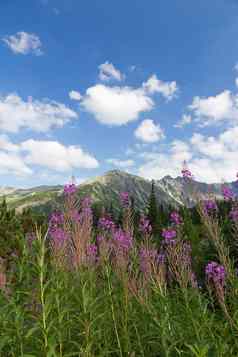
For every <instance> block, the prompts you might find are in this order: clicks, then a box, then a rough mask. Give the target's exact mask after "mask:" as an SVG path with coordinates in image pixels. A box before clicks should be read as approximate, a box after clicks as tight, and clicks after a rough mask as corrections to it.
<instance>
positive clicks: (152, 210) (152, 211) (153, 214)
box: [148, 180, 159, 236]
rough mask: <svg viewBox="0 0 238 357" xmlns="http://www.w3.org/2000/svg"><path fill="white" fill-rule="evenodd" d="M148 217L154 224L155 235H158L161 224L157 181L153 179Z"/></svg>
mask: <svg viewBox="0 0 238 357" xmlns="http://www.w3.org/2000/svg"><path fill="white" fill-rule="evenodd" d="M148 218H149V220H150V223H151V226H152V232H153V235H154V236H155V235H157V234H158V233H159V224H158V218H159V217H158V207H157V202H156V196H155V182H154V180H152V184H151V193H150V197H149V203H148Z"/></svg>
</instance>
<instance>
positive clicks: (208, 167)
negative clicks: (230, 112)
mask: <svg viewBox="0 0 238 357" xmlns="http://www.w3.org/2000/svg"><path fill="white" fill-rule="evenodd" d="M141 156H142V158H143V160H144V163H143V164H142V165H141V166H140V168H139V172H138V173H139V174H140V175H142V176H144V177H146V178H150V179H151V178H157V179H160V178H162V177H163V176H165V175H171V176H173V177H176V176H178V175H180V172H181V167H182V165H183V161H184V160H185V161H187V162H188V165H189V168H190V169H191V171H192V173H193V175H194V177H195V179H196V180H198V181H203V182H207V183H214V182H222V181H223V180H225V181H233V180H235V179H236V172H237V166H236V162H237V157H238V126H236V127H233V128H230V129H227V130H225V131H224V132H223V133H221V134H220V135H218V136H206V135H202V134H200V133H195V134H193V135H192V137H191V138H190V139H189V140H187V141H178V140H175V141H173V142H172V143H171V144H170V146H169V148H168V149H167V150H161V151H158V152H154V153H151V152H150V153H147V152H145V153H143V154H142V155H141Z"/></svg>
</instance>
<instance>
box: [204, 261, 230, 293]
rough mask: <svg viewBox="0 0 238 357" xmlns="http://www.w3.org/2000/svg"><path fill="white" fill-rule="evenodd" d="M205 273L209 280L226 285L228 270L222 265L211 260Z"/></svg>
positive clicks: (215, 283)
mask: <svg viewBox="0 0 238 357" xmlns="http://www.w3.org/2000/svg"><path fill="white" fill-rule="evenodd" d="M205 273H206V277H207V280H208V282H212V283H213V284H214V285H215V286H216V285H220V286H222V287H223V286H224V285H225V277H226V272H225V268H224V267H223V266H222V265H220V264H218V263H216V262H210V263H208V264H207V266H206V269H205Z"/></svg>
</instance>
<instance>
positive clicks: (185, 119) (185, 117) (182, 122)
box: [174, 114, 192, 128]
mask: <svg viewBox="0 0 238 357" xmlns="http://www.w3.org/2000/svg"><path fill="white" fill-rule="evenodd" d="M191 122H192V116H191V115H187V114H183V116H182V118H181V120H180V121H178V123H177V124H175V125H174V127H175V128H183V127H184V126H185V125H188V124H190V123H191Z"/></svg>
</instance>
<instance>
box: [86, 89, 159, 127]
mask: <svg viewBox="0 0 238 357" xmlns="http://www.w3.org/2000/svg"><path fill="white" fill-rule="evenodd" d="M81 103H82V104H81V105H82V107H83V108H84V109H85V110H86V111H88V112H89V113H91V114H93V115H94V116H95V118H96V120H98V121H99V122H100V123H103V124H106V125H123V124H127V123H128V122H131V121H134V120H136V119H138V117H139V115H140V113H142V112H146V111H150V110H151V109H152V108H153V105H154V102H153V100H152V99H151V98H150V97H149V96H148V95H146V94H145V93H144V91H143V90H142V89H134V88H131V87H109V86H105V85H103V84H97V85H95V86H93V87H90V88H88V89H87V91H86V95H85V96H84V97H83V99H82V102H81Z"/></svg>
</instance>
